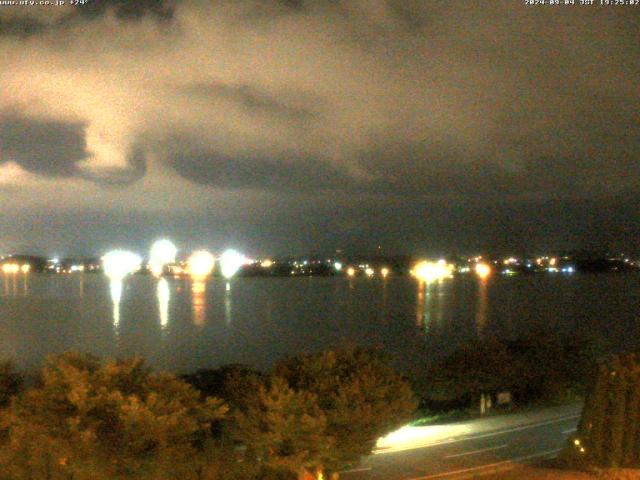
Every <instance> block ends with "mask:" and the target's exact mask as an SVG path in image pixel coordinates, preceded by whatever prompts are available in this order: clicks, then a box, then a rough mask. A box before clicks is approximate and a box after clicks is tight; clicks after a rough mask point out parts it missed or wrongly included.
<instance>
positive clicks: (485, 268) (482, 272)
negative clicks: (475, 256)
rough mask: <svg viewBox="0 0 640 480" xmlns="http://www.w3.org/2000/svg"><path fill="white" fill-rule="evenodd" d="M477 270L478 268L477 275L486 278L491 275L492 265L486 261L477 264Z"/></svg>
mask: <svg viewBox="0 0 640 480" xmlns="http://www.w3.org/2000/svg"><path fill="white" fill-rule="evenodd" d="M475 270H476V275H478V277H480V278H482V279H485V278H487V277H488V276H489V275H491V267H490V266H489V265H487V264H486V263H478V264H476V267H475Z"/></svg>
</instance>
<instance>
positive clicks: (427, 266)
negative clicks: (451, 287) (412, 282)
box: [411, 260, 454, 282]
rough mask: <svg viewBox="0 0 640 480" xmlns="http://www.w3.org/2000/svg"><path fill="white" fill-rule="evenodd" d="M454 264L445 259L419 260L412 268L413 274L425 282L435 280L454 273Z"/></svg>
mask: <svg viewBox="0 0 640 480" xmlns="http://www.w3.org/2000/svg"><path fill="white" fill-rule="evenodd" d="M453 268H454V267H453V265H451V264H448V263H447V262H445V261H444V260H439V261H437V262H428V261H422V262H419V263H418V264H417V265H416V266H415V267H414V268H413V270H412V272H411V273H412V274H413V276H414V277H416V278H417V279H418V280H421V281H423V282H433V281H435V280H440V279H442V278H447V277H450V276H451V275H452V273H453Z"/></svg>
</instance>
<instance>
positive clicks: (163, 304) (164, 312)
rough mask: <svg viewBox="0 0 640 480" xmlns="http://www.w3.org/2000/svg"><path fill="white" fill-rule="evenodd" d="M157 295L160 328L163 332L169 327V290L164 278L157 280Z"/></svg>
mask: <svg viewBox="0 0 640 480" xmlns="http://www.w3.org/2000/svg"><path fill="white" fill-rule="evenodd" d="M157 294H158V312H159V313H160V328H162V330H163V331H165V330H166V329H167V327H168V326H169V301H170V299H171V290H170V289H169V282H167V279H166V278H160V279H159V280H158V287H157Z"/></svg>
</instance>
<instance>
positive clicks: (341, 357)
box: [275, 348, 417, 469]
mask: <svg viewBox="0 0 640 480" xmlns="http://www.w3.org/2000/svg"><path fill="white" fill-rule="evenodd" d="M275 375H277V376H280V377H282V378H285V379H286V380H287V381H288V382H289V385H291V387H292V388H293V389H295V390H298V391H306V392H310V393H311V394H313V395H315V396H316V398H317V401H318V406H319V407H320V410H321V411H322V412H323V413H324V415H325V417H326V434H327V435H328V436H330V437H331V438H333V441H334V442H335V444H334V446H333V448H331V449H330V450H329V451H328V452H327V453H328V455H329V456H328V457H325V458H324V459H323V463H324V465H325V466H329V467H331V468H333V469H340V468H343V467H344V466H346V465H348V464H349V463H351V462H355V461H357V460H358V459H359V458H360V457H361V456H363V455H368V454H369V453H370V452H371V451H372V450H373V448H374V446H375V444H376V441H377V439H378V438H379V437H381V436H383V435H384V434H386V433H389V432H391V431H393V430H395V429H397V428H398V427H400V426H402V425H405V424H406V423H407V422H408V421H409V420H410V419H411V417H412V416H413V413H414V412H415V409H416V407H417V402H416V398H415V396H414V394H413V392H412V390H411V388H410V387H409V384H408V383H407V382H406V381H405V380H404V379H403V378H401V377H400V376H399V375H398V374H397V373H396V372H395V371H394V370H393V368H391V367H390V366H389V365H388V362H387V361H386V359H385V357H384V356H383V355H382V354H381V353H380V352H379V351H377V350H371V349H364V348H350V349H346V348H345V349H341V350H336V351H327V352H320V353H315V354H310V355H299V356H296V357H292V358H289V359H286V360H284V361H282V362H280V363H279V364H278V365H276V368H275Z"/></svg>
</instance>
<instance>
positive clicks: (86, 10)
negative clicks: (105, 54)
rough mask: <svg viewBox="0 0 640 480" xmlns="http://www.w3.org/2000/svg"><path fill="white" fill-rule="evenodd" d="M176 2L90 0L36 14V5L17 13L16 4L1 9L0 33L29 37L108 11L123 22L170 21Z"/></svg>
mask: <svg viewBox="0 0 640 480" xmlns="http://www.w3.org/2000/svg"><path fill="white" fill-rule="evenodd" d="M67 3H68V2H67ZM174 4H175V2H173V1H171V0H135V1H131V0H93V1H91V0H89V1H88V2H87V3H86V4H85V5H82V6H77V7H76V8H73V7H66V8H65V7H57V10H58V11H55V9H54V10H52V6H47V7H44V9H43V10H40V11H39V12H37V13H34V12H33V8H31V9H26V8H22V9H21V11H19V12H17V13H16V11H15V9H17V7H14V10H13V11H10V9H8V8H6V9H0V36H1V35H7V36H18V37H29V36H31V35H36V34H40V33H44V32H48V31H52V30H53V31H55V30H59V29H64V28H66V27H71V26H74V25H76V24H78V23H79V22H83V21H86V20H93V19H98V18H100V17H102V16H103V15H105V14H106V13H113V15H114V16H115V17H116V18H117V19H119V20H124V21H129V20H140V19H142V18H144V17H147V16H148V17H151V18H154V19H157V20H160V21H170V20H171V19H172V18H173V15H174V11H175V5H174ZM34 8H37V7H34Z"/></svg>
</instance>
